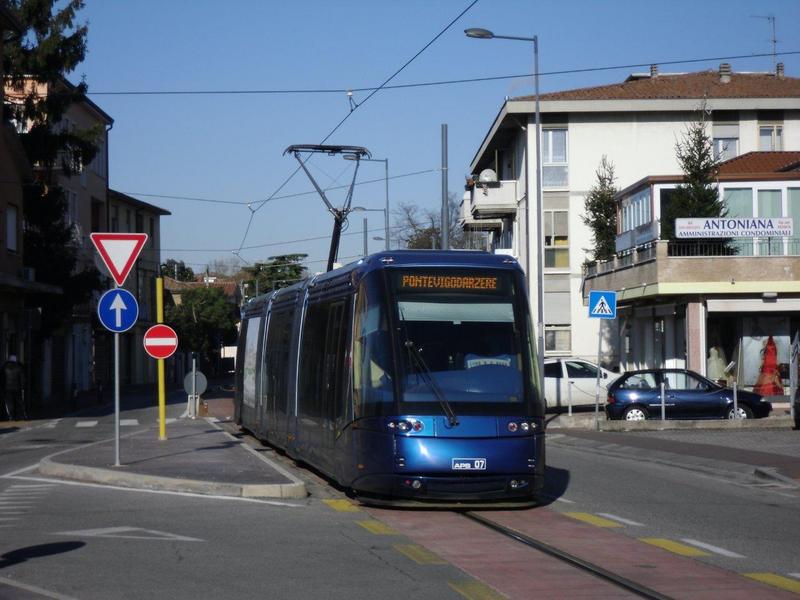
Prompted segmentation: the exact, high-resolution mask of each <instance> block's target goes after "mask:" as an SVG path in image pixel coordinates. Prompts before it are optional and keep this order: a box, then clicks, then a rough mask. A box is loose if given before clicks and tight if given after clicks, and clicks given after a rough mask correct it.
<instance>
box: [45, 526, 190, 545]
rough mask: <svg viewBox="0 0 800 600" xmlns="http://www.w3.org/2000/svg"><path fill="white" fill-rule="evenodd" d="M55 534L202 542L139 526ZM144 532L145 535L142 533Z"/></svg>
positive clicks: (57, 533) (58, 533) (58, 532)
mask: <svg viewBox="0 0 800 600" xmlns="http://www.w3.org/2000/svg"><path fill="white" fill-rule="evenodd" d="M55 534H56V535H69V536H79V537H103V538H124V539H128V540H169V541H177V542H204V541H205V540H201V539H199V538H193V537H188V536H185V535H177V534H174V533H168V532H166V531H158V530H156V529H142V528H140V527H104V528H102V529H80V530H75V531H56V532H55ZM144 534H146V535H144Z"/></svg>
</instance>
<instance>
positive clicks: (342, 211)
mask: <svg viewBox="0 0 800 600" xmlns="http://www.w3.org/2000/svg"><path fill="white" fill-rule="evenodd" d="M289 152H291V153H292V154H294V157H295V158H296V159H297V162H299V163H300V166H301V167H302V168H303V171H305V173H306V175H308V178H309V179H310V180H311V183H312V184H313V186H314V189H316V190H317V193H318V194H319V195H320V197H321V198H322V201H323V202H324V203H325V206H327V207H328V212H329V213H331V214H332V215H333V234H332V235H331V249H330V252H329V253H328V271H331V270H332V269H333V263H335V262H336V257H337V256H338V255H339V239H340V238H341V236H342V228H343V226H344V224H345V222H346V221H347V215H348V214H350V205H351V204H352V202H353V187H354V186H355V184H356V175H358V164H359V162H360V161H361V159H362V158H370V157H371V156H372V155H371V154H370V153H369V150H367V149H366V148H362V147H361V146H322V145H319V144H295V145H293V146H289V147H288V148H287V149H286V150H284V151H283V154H284V155H286V154H288V153H289ZM304 152H305V153H309V154H315V153H316V154H327V155H329V156H333V155H335V154H342V155H343V158H345V159H347V160H354V161H355V163H356V166H355V169H353V181H351V182H350V189H349V190H348V191H347V197H346V198H345V200H344V204H343V205H342V208H336V207H335V206H334V205H333V204H331V202H330V200H328V197H327V196H326V195H325V190H323V189H322V188H321V187H319V184H318V183H317V181H316V180H315V179H314V176H313V175H312V174H311V173H310V172H309V170H308V169H307V168H306V161H307V160H308V159H306V161H304V160H303V159H302V158H301V156H300V155H301V154H302V153H304Z"/></svg>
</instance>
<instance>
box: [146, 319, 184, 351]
mask: <svg viewBox="0 0 800 600" xmlns="http://www.w3.org/2000/svg"><path fill="white" fill-rule="evenodd" d="M143 343H144V351H145V352H147V353H148V354H149V355H150V356H152V357H153V358H169V357H170V356H172V355H173V353H174V352H175V350H176V349H177V348H178V334H177V333H175V330H174V329H173V328H172V327H170V326H169V325H163V324H159V325H153V326H152V327H151V328H150V329H148V330H147V331H146V332H145V334H144V340H143Z"/></svg>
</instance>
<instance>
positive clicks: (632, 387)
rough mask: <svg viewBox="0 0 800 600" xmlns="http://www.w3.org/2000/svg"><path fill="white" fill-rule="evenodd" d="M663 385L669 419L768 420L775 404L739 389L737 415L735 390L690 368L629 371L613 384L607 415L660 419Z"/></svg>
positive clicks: (609, 394) (607, 402)
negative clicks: (734, 401)
mask: <svg viewBox="0 0 800 600" xmlns="http://www.w3.org/2000/svg"><path fill="white" fill-rule="evenodd" d="M662 382H663V383H664V406H665V416H666V418H668V419H724V418H728V419H733V418H737V417H738V418H740V419H752V418H762V417H766V416H767V415H769V413H770V411H771V410H772V404H770V403H769V402H767V401H766V400H764V398H763V397H762V396H760V395H759V394H755V393H753V392H747V391H744V390H739V391H738V392H737V408H738V415H737V414H734V410H733V389H731V388H727V387H722V386H720V385H717V384H716V383H714V382H713V381H711V380H709V379H706V378H705V377H703V376H702V375H699V374H697V373H695V372H694V371H689V370H687V369H646V370H642V371H629V372H627V373H625V374H623V375H622V376H620V377H619V379H617V380H616V381H614V382H613V383H611V384H609V386H608V398H607V400H606V416H607V417H608V418H609V419H624V420H627V421H642V420H644V419H660V418H661V383H662Z"/></svg>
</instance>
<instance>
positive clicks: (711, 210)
mask: <svg viewBox="0 0 800 600" xmlns="http://www.w3.org/2000/svg"><path fill="white" fill-rule="evenodd" d="M698 112H699V115H698V118H697V120H696V121H694V122H693V123H691V124H690V125H689V126H688V127H687V130H686V134H685V135H684V138H683V140H681V141H679V142H678V143H677V144H676V148H675V149H676V153H677V156H678V163H680V166H681V169H682V170H683V173H684V175H685V183H682V184H680V185H679V186H677V188H675V191H674V192H673V193H672V194H671V195H670V198H669V202H667V204H666V207H665V211H664V212H665V214H662V215H661V239H673V238H674V237H675V219H678V218H689V217H696V218H718V217H724V216H725V212H726V211H725V205H724V203H723V201H722V199H721V198H720V197H719V193H718V191H717V186H716V185H715V183H714V181H715V179H716V176H717V172H718V171H719V164H720V163H719V160H718V159H717V158H716V157H715V156H714V147H713V145H712V142H711V138H710V137H709V136H708V133H707V132H706V123H705V115H706V108H705V105H703V106H701V108H700V110H699V111H698Z"/></svg>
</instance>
